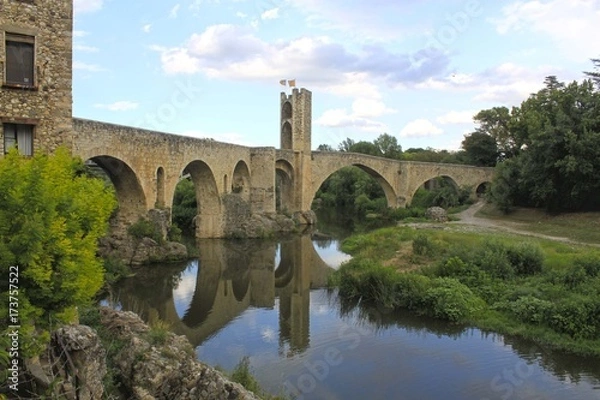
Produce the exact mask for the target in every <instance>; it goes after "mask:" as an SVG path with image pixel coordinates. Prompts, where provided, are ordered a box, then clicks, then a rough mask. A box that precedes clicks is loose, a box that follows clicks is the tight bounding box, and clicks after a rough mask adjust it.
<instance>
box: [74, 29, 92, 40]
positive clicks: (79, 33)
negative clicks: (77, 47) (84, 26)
mask: <svg viewBox="0 0 600 400" xmlns="http://www.w3.org/2000/svg"><path fill="white" fill-rule="evenodd" d="M88 34H89V32H86V31H81V30H75V31H73V37H74V38H76V37H84V36H87V35H88Z"/></svg>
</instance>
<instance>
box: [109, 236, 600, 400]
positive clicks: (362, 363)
mask: <svg viewBox="0 0 600 400" xmlns="http://www.w3.org/2000/svg"><path fill="white" fill-rule="evenodd" d="M198 250H199V254H200V256H199V258H198V259H194V260H191V261H189V262H186V263H181V264H176V265H156V266H149V267H143V268H141V269H139V270H138V273H137V275H136V276H135V277H133V278H130V279H127V280H125V281H123V282H121V283H120V284H119V285H118V286H116V287H115V288H114V289H113V294H112V295H111V296H110V297H109V298H108V299H107V300H105V302H106V303H109V304H111V305H112V306H114V307H116V308H120V309H124V310H130V311H134V312H136V313H138V314H139V315H140V316H141V317H142V318H143V319H144V320H146V321H147V322H152V321H154V320H156V319H158V318H160V319H162V320H164V321H166V322H168V323H169V324H170V326H171V329H172V330H173V331H174V332H175V333H177V334H181V335H185V336H187V338H188V339H189V340H190V342H191V343H192V345H193V346H194V347H195V348H196V353H197V355H198V358H199V359H200V360H201V361H203V362H205V363H207V364H210V365H213V366H216V365H218V366H220V367H222V368H224V369H226V370H231V369H232V368H233V367H234V366H235V365H236V364H237V363H238V362H239V361H240V360H241V359H242V357H245V356H247V357H249V360H250V366H251V369H252V371H253V374H254V376H255V377H256V378H257V380H258V381H259V383H260V384H261V386H262V387H263V388H264V389H265V390H267V391H269V392H271V393H273V394H285V395H288V396H290V398H291V397H294V396H295V398H296V399H323V400H329V399H331V400H333V399H340V400H341V399H343V400H347V399H420V400H423V399H478V400H482V399H504V400H507V399H557V400H558V399H570V400H571V399H572V400H575V399H582V400H583V399H586V400H589V399H600V360H598V359H583V358H580V357H574V356H570V355H567V354H563V353H559V352H555V351H550V350H548V349H545V348H543V347H540V346H537V345H535V344H532V343H528V342H525V341H522V340H518V339H515V338H508V337H503V336H501V335H497V334H492V333H484V332H482V331H480V330H478V329H475V328H471V327H463V326H456V325H449V324H447V323H443V322H440V321H436V320H430V319H426V318H422V317H415V316H412V315H408V314H405V313H390V312H386V311H383V310H377V309H369V308H364V307H360V306H359V307H345V306H344V305H343V304H341V302H340V300H339V299H338V297H337V296H336V294H335V293H329V292H328V291H327V290H326V289H324V286H325V285H326V282H327V277H328V275H329V274H331V273H332V272H333V271H334V270H335V269H336V268H338V267H339V265H340V263H341V262H343V261H344V260H346V259H348V256H347V255H345V254H343V253H342V252H340V251H339V241H338V240H323V239H320V240H313V238H312V237H311V236H310V235H303V236H296V237H291V238H286V239H281V240H279V241H260V240H248V241H227V240H203V241H200V242H199V243H198Z"/></svg>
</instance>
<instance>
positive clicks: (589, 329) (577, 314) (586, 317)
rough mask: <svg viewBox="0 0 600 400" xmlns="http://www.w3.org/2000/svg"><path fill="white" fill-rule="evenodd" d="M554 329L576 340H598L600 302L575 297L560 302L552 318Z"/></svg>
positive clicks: (599, 332)
mask: <svg viewBox="0 0 600 400" xmlns="http://www.w3.org/2000/svg"><path fill="white" fill-rule="evenodd" d="M550 322H551V324H552V326H553V328H554V329H555V330H556V331H558V332H563V333H566V334H568V335H570V336H572V337H574V338H587V339H593V338H597V337H598V335H599V334H600V301H599V300H598V299H597V298H596V299H591V298H589V297H586V296H581V295H573V296H570V297H568V298H566V299H563V300H562V301H560V302H559V303H558V304H557V305H556V307H555V309H554V313H553V315H552V316H551V317H550Z"/></svg>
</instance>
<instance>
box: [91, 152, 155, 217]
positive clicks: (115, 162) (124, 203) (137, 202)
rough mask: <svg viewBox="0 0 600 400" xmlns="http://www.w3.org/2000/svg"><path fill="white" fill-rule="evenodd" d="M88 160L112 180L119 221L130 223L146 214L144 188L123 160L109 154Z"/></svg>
mask: <svg viewBox="0 0 600 400" xmlns="http://www.w3.org/2000/svg"><path fill="white" fill-rule="evenodd" d="M88 160H89V161H91V167H92V168H93V167H94V166H97V167H99V168H100V169H101V170H102V171H103V172H104V173H105V174H106V175H107V176H108V178H109V179H110V181H111V182H112V184H113V186H114V188H115V192H116V195H117V200H118V202H119V209H118V214H117V216H118V217H117V218H118V220H119V221H121V222H125V223H127V222H129V223H132V222H135V221H137V219H138V218H139V217H141V216H143V215H145V214H146V195H145V194H144V189H143V188H142V185H141V182H140V179H139V177H138V175H137V174H136V173H135V171H134V170H133V169H132V168H131V167H130V166H129V165H128V164H127V163H126V162H125V161H123V160H121V159H119V158H116V157H113V156H109V155H99V156H93V157H90V158H89V159H88ZM86 163H87V164H88V165H90V163H89V162H86Z"/></svg>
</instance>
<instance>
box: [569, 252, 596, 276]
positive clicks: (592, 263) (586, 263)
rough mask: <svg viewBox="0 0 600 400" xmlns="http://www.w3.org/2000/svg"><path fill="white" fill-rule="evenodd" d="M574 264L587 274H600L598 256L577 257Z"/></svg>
mask: <svg viewBox="0 0 600 400" xmlns="http://www.w3.org/2000/svg"><path fill="white" fill-rule="evenodd" d="M574 264H575V266H581V267H582V268H583V269H584V270H585V273H586V275H587V276H590V277H592V278H595V277H597V276H600V257H597V256H596V257H587V258H578V259H576V260H575V263H574Z"/></svg>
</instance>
